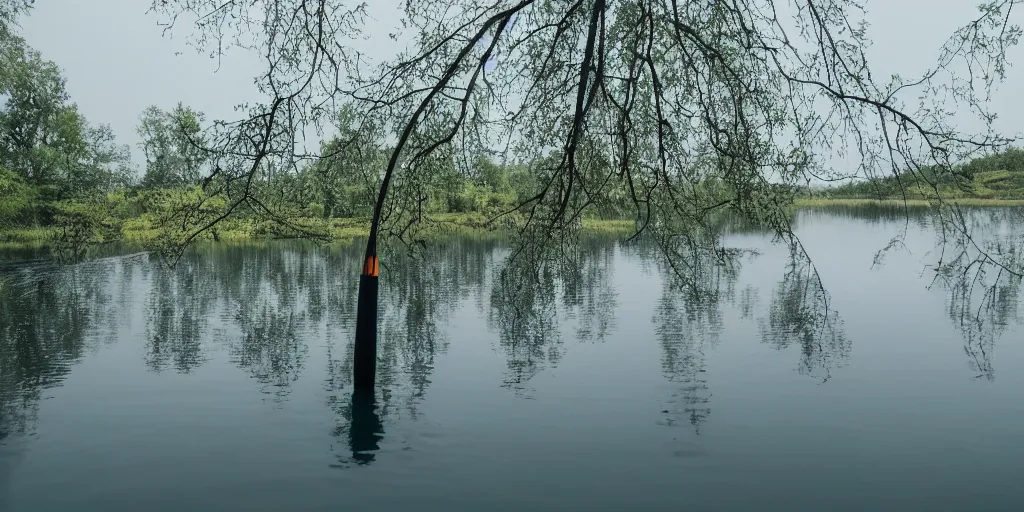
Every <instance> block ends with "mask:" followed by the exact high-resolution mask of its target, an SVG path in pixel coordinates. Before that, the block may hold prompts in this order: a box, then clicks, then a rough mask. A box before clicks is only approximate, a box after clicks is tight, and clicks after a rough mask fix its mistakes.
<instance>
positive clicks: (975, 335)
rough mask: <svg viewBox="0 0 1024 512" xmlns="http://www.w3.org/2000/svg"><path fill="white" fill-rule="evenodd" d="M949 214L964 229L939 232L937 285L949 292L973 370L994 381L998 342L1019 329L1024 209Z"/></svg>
mask: <svg viewBox="0 0 1024 512" xmlns="http://www.w3.org/2000/svg"><path fill="white" fill-rule="evenodd" d="M947 215H949V216H950V217H951V218H952V220H953V222H957V223H959V225H960V226H961V227H962V228H963V229H961V230H956V231H953V230H950V229H949V228H948V227H946V226H943V225H941V224H939V225H936V226H935V227H934V231H935V237H936V246H937V252H938V254H939V256H938V261H937V263H936V265H935V266H934V267H933V270H934V273H935V277H934V279H933V281H932V286H933V287H937V288H940V289H942V290H944V291H945V292H946V313H947V315H948V316H949V318H950V320H951V321H952V323H953V325H954V326H955V327H956V329H957V330H958V331H960V333H961V335H962V336H963V338H964V353H965V354H966V355H967V357H968V365H969V366H970V368H971V370H972V371H973V372H975V376H976V377H977V378H984V379H987V380H994V379H995V369H994V368H993V364H992V357H993V353H994V351H995V342H996V340H998V339H999V338H1001V337H1002V336H1003V335H1004V334H1005V332H1006V330H1007V328H1009V327H1012V326H1017V325H1019V324H1020V291H1021V278H1022V276H1021V272H1022V271H1024V265H1022V263H1024V261H1022V259H1021V258H1022V256H1024V246H1022V243H1024V239H1022V233H1021V230H1020V227H1021V226H1024V209H1019V208H999V209H986V210H981V209H956V210H953V211H951V212H949V213H947ZM968 234H969V235H970V236H968Z"/></svg>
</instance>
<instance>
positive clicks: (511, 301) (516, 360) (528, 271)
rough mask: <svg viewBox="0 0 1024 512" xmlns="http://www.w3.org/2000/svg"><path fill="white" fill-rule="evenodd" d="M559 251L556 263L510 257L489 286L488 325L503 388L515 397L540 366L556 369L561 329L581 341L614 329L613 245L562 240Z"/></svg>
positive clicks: (524, 255)
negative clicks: (502, 365)
mask: <svg viewBox="0 0 1024 512" xmlns="http://www.w3.org/2000/svg"><path fill="white" fill-rule="evenodd" d="M519 249H524V247H523V246H520V247H519ZM559 250H560V251H561V255H560V256H559V257H557V258H552V257H543V256H541V255H542V254H544V252H543V251H540V252H531V251H528V250H527V251H522V250H521V251H519V252H515V253H513V254H512V255H510V256H509V258H507V259H506V260H505V262H504V264H503V265H502V266H501V267H500V269H499V270H498V271H497V272H496V275H495V279H494V281H493V284H492V286H491V292H490V293H491V295H490V308H489V314H488V320H489V322H490V323H491V326H492V328H494V329H495V330H496V331H497V332H498V340H499V341H498V343H499V346H500V347H501V349H502V350H503V351H504V353H505V358H506V361H507V364H508V374H507V375H506V379H505V385H506V386H507V387H510V388H512V389H515V390H516V391H517V392H522V391H523V390H524V389H525V386H526V383H527V381H529V380H530V379H531V378H532V377H533V376H534V375H536V374H537V373H538V372H540V371H541V370H543V369H544V367H545V365H549V364H552V365H553V364H557V362H558V360H559V358H560V357H561V346H562V336H563V332H562V326H563V324H564V325H565V326H572V327H574V328H575V335H576V338H577V339H578V340H579V341H581V342H590V341H601V340H603V339H604V336H605V335H606V334H607V332H608V330H609V329H610V328H611V326H612V325H613V324H614V311H615V307H616V304H617V296H616V293H615V291H614V289H613V288H612V286H611V282H610V274H611V265H612V259H611V255H612V252H613V251H614V246H610V245H606V244H604V243H600V242H599V243H594V242H583V241H572V242H569V241H564V242H563V243H562V244H561V245H560V246H559Z"/></svg>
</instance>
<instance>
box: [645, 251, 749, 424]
mask: <svg viewBox="0 0 1024 512" xmlns="http://www.w3.org/2000/svg"><path fill="white" fill-rule="evenodd" d="M657 240H658V246H659V249H660V250H661V251H662V256H663V258H662V259H661V260H660V261H661V262H662V263H663V267H664V268H663V275H664V276H665V280H664V285H663V289H662V297H661V300H660V301H659V304H658V308H657V310H656V311H655V314H654V318H653V322H654V325H655V333H656V334H657V336H658V340H659V342H660V344H661V348H662V360H661V368H662V373H663V374H664V376H665V378H666V379H667V380H668V381H669V382H672V383H673V384H675V385H677V386H678V388H677V389H676V391H675V392H673V394H672V396H671V398H670V399H669V403H668V407H669V408H668V409H666V410H665V413H666V414H668V415H669V418H668V423H669V424H670V425H671V424H674V423H675V421H676V418H677V417H679V416H683V417H685V418H687V420H688V421H689V422H690V424H691V425H693V427H694V428H695V429H696V430H697V432H698V433H699V432H700V427H701V425H702V424H703V423H704V422H705V421H706V420H707V418H708V416H709V415H710V414H711V408H710V405H709V401H710V390H709V389H708V385H707V379H706V378H705V376H704V374H705V371H706V369H705V359H704V351H705V349H707V348H710V347H712V346H714V345H715V344H717V343H718V340H719V335H720V334H721V332H722V328H723V322H722V306H723V305H724V304H725V303H727V302H731V301H732V300H733V298H734V297H735V293H736V292H735V284H736V279H737V277H738V275H739V271H740V267H741V258H742V256H743V255H744V252H743V251H730V250H725V249H719V250H715V249H710V250H708V249H707V248H708V247H709V245H705V244H703V243H701V242H698V241H697V239H695V238H691V237H689V236H678V237H668V236H659V237H658V239H657ZM703 242H708V241H707V240H705V241H703Z"/></svg>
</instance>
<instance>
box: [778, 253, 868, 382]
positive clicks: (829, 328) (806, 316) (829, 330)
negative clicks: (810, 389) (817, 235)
mask: <svg viewBox="0 0 1024 512" xmlns="http://www.w3.org/2000/svg"><path fill="white" fill-rule="evenodd" d="M788 249H789V251H788V252H789V257H788V261H787V263H786V270H785V273H784V274H783V277H782V280H781V281H779V283H778V285H776V287H775V289H774V290H773V293H772V300H771V305H770V306H769V308H768V316H767V318H765V319H762V320H761V321H760V322H759V324H760V326H759V327H760V331H761V339H762V340H764V342H765V343H768V344H770V345H772V346H774V347H776V348H778V349H780V350H781V349H785V348H788V347H789V346H791V345H796V346H798V347H799V351H800V363H799V366H798V370H799V372H800V373H801V374H805V375H816V376H819V377H820V378H821V379H822V380H823V381H824V380H828V379H829V377H830V376H831V371H832V369H833V368H835V367H837V366H841V365H843V364H844V363H845V361H846V359H847V358H848V357H849V355H850V341H849V339H847V338H846V335H845V332H844V331H843V325H842V319H840V318H839V314H838V313H837V312H836V311H833V310H832V309H831V308H830V305H829V296H828V293H827V292H826V289H825V285H824V283H822V281H821V278H820V276H819V275H818V272H817V270H816V269H815V268H814V265H813V264H812V262H811V259H810V257H808V255H807V254H806V253H805V252H804V250H803V248H802V247H800V246H799V244H796V243H790V244H788Z"/></svg>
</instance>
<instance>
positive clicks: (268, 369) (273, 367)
mask: <svg viewBox="0 0 1024 512" xmlns="http://www.w3.org/2000/svg"><path fill="white" fill-rule="evenodd" d="M242 321H243V323H244V324H245V334H244V335H243V337H242V340H241V341H240V342H239V343H238V344H237V345H236V346H235V347H234V348H233V350H232V360H233V361H234V362H235V364H237V365H238V366H239V367H241V368H246V369H248V370H249V372H250V373H251V374H252V376H253V378H255V379H256V381H257V382H259V383H260V384H262V385H263V386H272V387H273V388H274V389H275V391H274V394H275V395H276V396H277V397H278V398H281V397H283V396H284V395H285V394H286V393H287V391H288V386H289V384H290V383H291V382H293V381H295V380H296V379H298V378H299V373H300V372H301V371H302V369H303V366H304V363H305V359H306V353H307V352H308V348H307V347H306V345H305V343H303V342H302V341H300V340H299V338H298V336H297V333H296V324H299V323H300V322H302V319H299V318H296V316H295V314H294V313H292V312H289V313H281V312H277V311H273V310H272V309H271V308H270V307H269V306H266V305H265V306H264V307H263V309H262V311H259V314H258V315H256V316H255V317H247V318H244V319H243V320H242Z"/></svg>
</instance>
